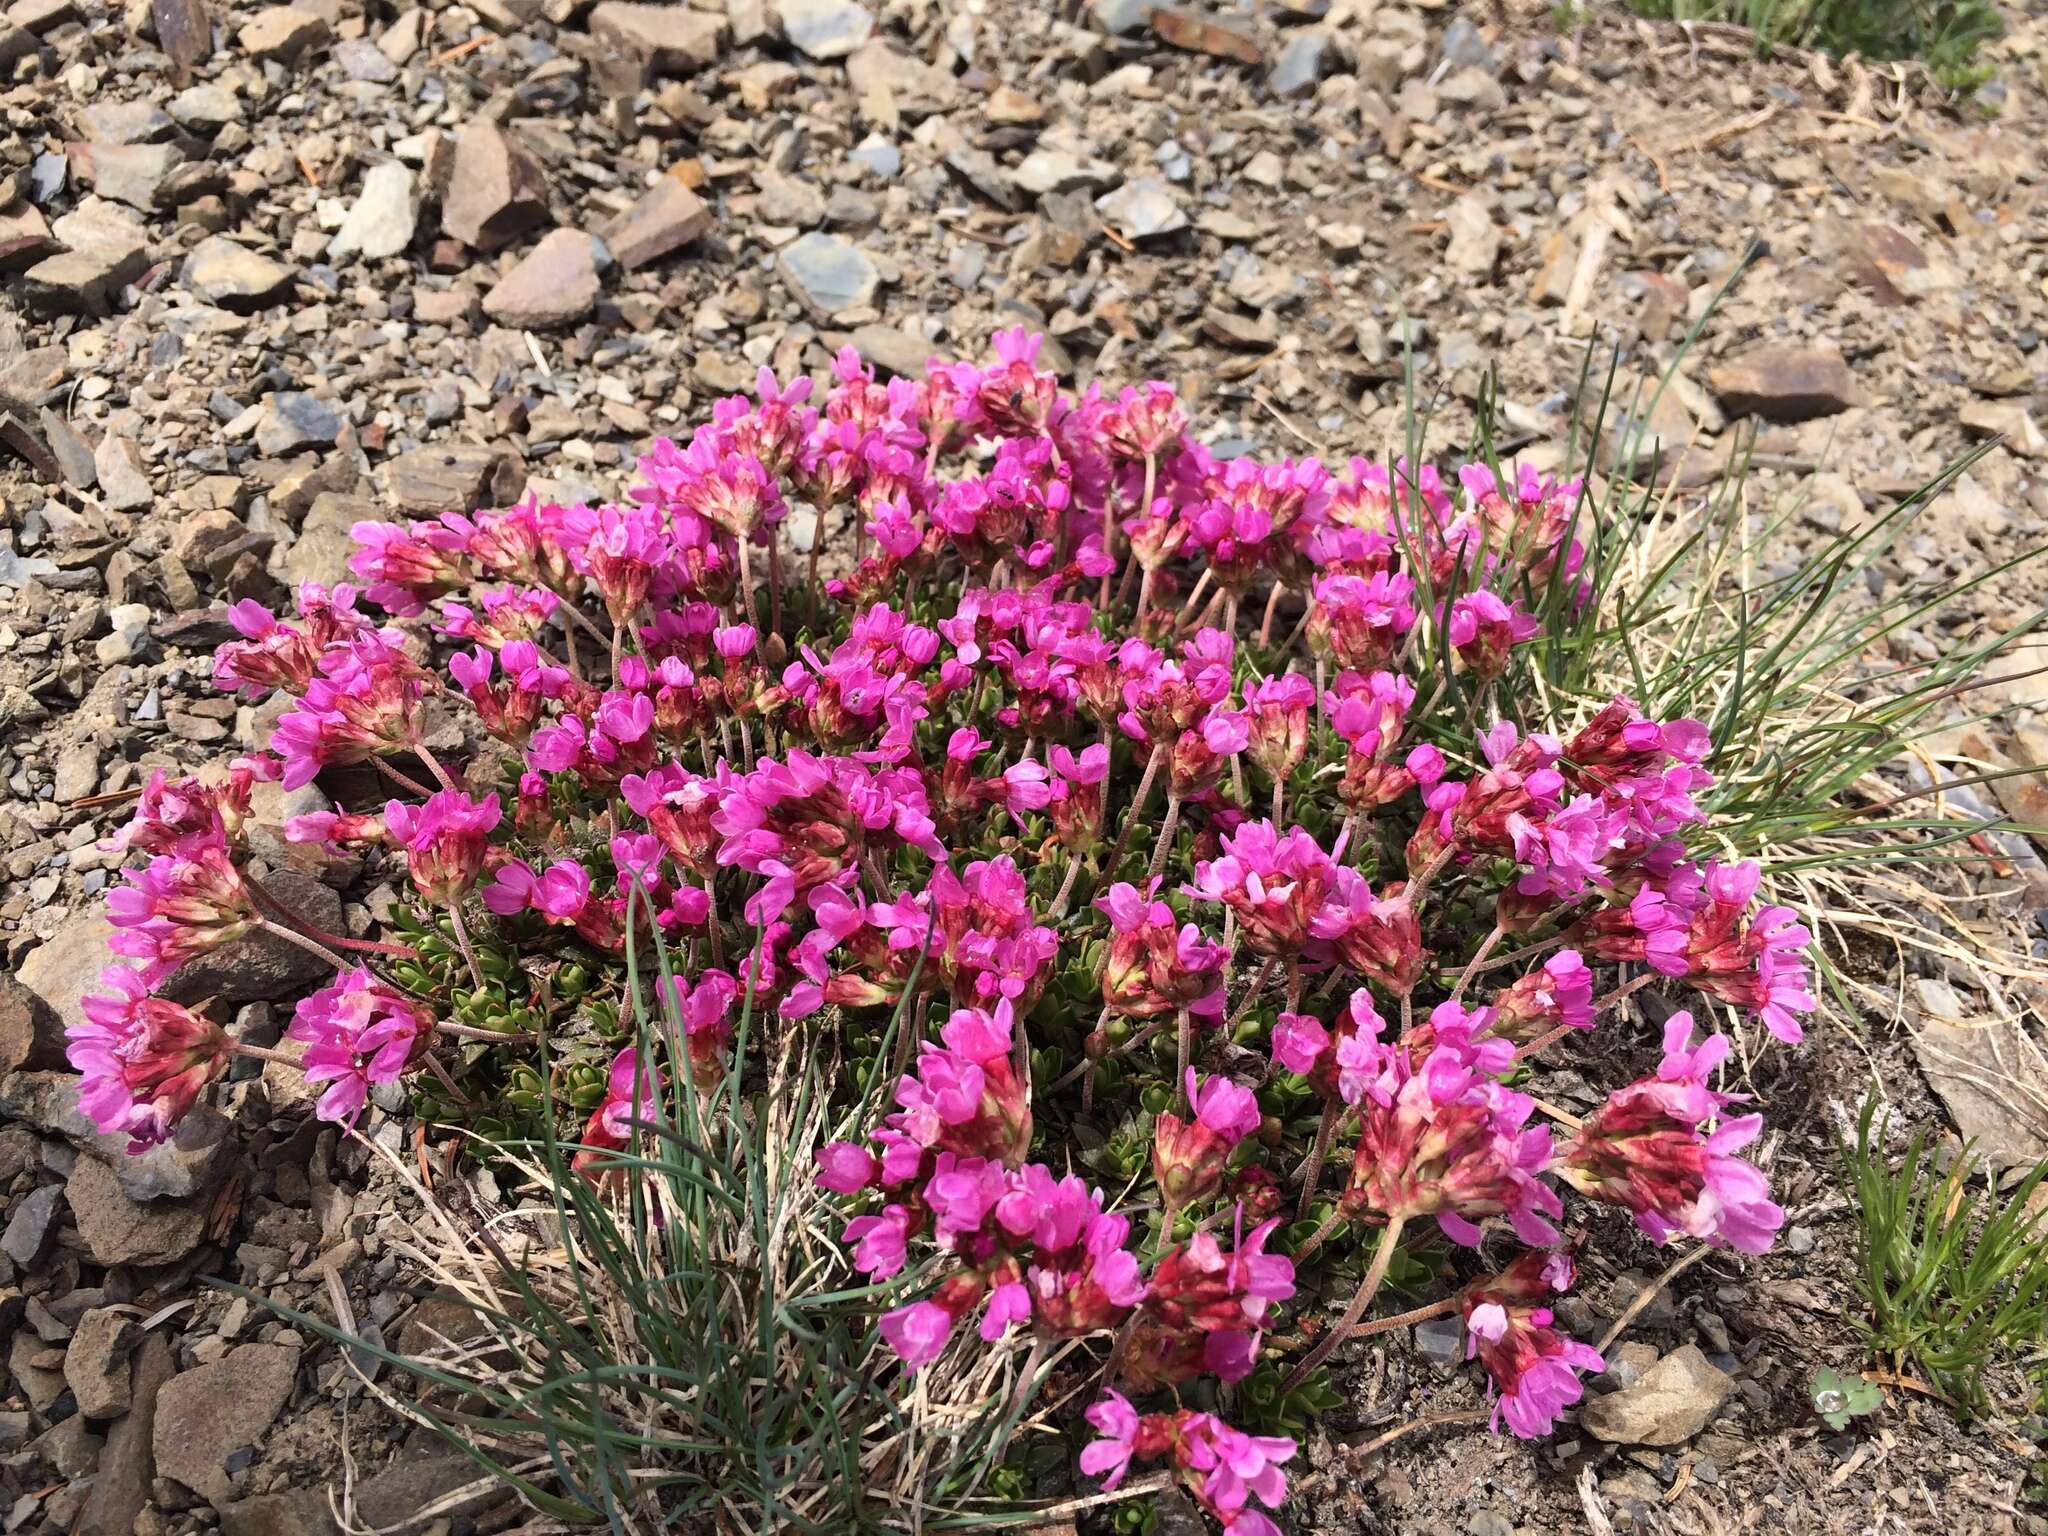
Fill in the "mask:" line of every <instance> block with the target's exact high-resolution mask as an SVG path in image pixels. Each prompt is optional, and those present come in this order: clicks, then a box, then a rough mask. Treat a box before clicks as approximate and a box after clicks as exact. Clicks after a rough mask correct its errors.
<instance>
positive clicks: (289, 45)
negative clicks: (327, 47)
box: [236, 5, 333, 64]
mask: <svg viewBox="0 0 2048 1536" xmlns="http://www.w3.org/2000/svg"><path fill="white" fill-rule="evenodd" d="M332 35H333V34H332V32H331V31H330V30H329V29H328V26H327V23H326V21H325V20H324V19H323V18H322V17H321V16H320V15H318V14H317V13H316V12H313V11H302V10H300V9H299V8H298V7H297V6H294V5H267V6H265V7H264V8H263V9H262V10H260V11H258V12H257V13H256V14H255V15H254V16H252V17H250V18H249V19H248V20H247V21H245V22H243V23H242V30H241V31H240V32H239V33H237V34H236V40H237V41H238V42H240V43H241V45H242V51H243V52H244V53H253V54H255V55H256V57H257V58H259V59H276V60H277V61H278V62H279V63H281V64H290V63H293V62H294V61H295V60H297V59H298V58H299V56H300V55H302V54H304V53H306V52H307V51H308V50H309V49H313V48H318V47H319V46H321V45H322V44H323V43H325V42H326V41H327V40H328V38H329V37H331V36H332Z"/></svg>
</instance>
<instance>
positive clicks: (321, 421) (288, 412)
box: [256, 389, 342, 458]
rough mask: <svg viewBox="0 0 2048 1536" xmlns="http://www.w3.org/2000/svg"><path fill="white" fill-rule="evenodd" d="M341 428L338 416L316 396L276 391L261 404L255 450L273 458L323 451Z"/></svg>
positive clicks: (291, 390) (289, 390)
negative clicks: (289, 454)
mask: <svg viewBox="0 0 2048 1536" xmlns="http://www.w3.org/2000/svg"><path fill="white" fill-rule="evenodd" d="M341 424H342V415H341V412H339V411H337V410H336V409H335V408H334V407H333V405H332V404H330V403H329V402H328V401H325V400H322V399H321V398H320V397H319V396H318V395H309V394H307V393H305V392H304V391H303V390H296V389H285V390H279V391H278V392H277V393H275V394H273V395H272V396H270V398H269V399H268V400H267V401H266V402H265V404H264V408H263V419H262V420H261V421H260V422H258V423H257V426H256V446H257V447H258V448H260V449H261V450H262V451H263V452H265V453H267V454H269V455H270V456H271V457H273V458H275V457H278V456H279V455H282V454H287V453H297V452H298V451H299V450H300V449H302V448H325V447H328V446H330V445H331V444H332V443H333V442H334V440H335V439H336V438H337V437H339V436H340V435H341Z"/></svg>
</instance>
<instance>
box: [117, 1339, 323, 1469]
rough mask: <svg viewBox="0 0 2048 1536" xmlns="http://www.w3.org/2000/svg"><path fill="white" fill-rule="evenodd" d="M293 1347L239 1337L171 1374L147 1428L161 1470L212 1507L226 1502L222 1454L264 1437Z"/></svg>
mask: <svg viewBox="0 0 2048 1536" xmlns="http://www.w3.org/2000/svg"><path fill="white" fill-rule="evenodd" d="M298 1369H299V1352H298V1350H297V1349H295V1348H292V1347H291V1346H288V1345H283V1344H243V1345H241V1346H239V1347H238V1348H235V1349H231V1350H229V1351H228V1352H227V1353H226V1354H225V1355H223V1356H221V1358H220V1359H218V1360H216V1361H214V1362H213V1363H212V1364H211V1365H202V1366H199V1367H197V1368H196V1369H194V1370H189V1371H184V1372H181V1373H179V1374H178V1375H176V1376H173V1377H172V1378H171V1379H170V1380H169V1381H168V1382H166V1383H165V1384H164V1388H163V1391H162V1392H161V1393H160V1394H159V1395H158V1397H157V1404H156V1424H155V1428H154V1433H153V1434H152V1436H151V1441H152V1444H153V1445H154V1447H155V1450H156V1469H157V1474H158V1476H160V1477H168V1478H170V1479H172V1480H173V1481H175V1482H179V1483H183V1484H184V1485H185V1486H186V1487H187V1488H190V1489H191V1490H192V1491H193V1492H194V1493H196V1494H198V1495H199V1496H200V1497H202V1498H204V1499H205V1500H207V1502H208V1503H210V1504H213V1505H215V1506H216V1507H218V1506H220V1505H222V1504H225V1503H227V1502H228V1496H229V1494H230V1493H231V1491H232V1487H231V1485H230V1483H229V1482H228V1471H227V1465H228V1458H229V1457H231V1456H233V1455H234V1454H235V1453H236V1452H237V1451H242V1450H247V1449H249V1448H251V1447H255V1446H258V1445H260V1444H261V1443H262V1441H263V1437H264V1436H265V1435H266V1434H267V1433H269V1430H270V1426H271V1424H272V1423H274V1422H275V1421H276V1419H277V1416H278V1414H280V1413H281V1412H283V1411H284V1405H285V1404H286V1403H287V1402H289V1401H290V1400H291V1395H292V1385H293V1383H294V1381H295V1380H296V1379H297V1376H298Z"/></svg>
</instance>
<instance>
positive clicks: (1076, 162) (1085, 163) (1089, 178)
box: [1012, 149, 1123, 197]
mask: <svg viewBox="0 0 2048 1536" xmlns="http://www.w3.org/2000/svg"><path fill="white" fill-rule="evenodd" d="M1012 174H1013V177H1014V179H1015V181H1016V183H1017V185H1018V186H1020V187H1022V188H1023V189H1024V190H1025V191H1026V192H1029V193H1031V194H1032V195H1033V196H1034V197H1043V196H1045V194H1046V193H1048V192H1094V191H1097V190H1098V189H1100V188H1103V187H1109V186H1114V185H1115V184H1116V183H1117V181H1118V180H1119V179H1120V178H1121V177H1122V175H1123V172H1121V171H1120V170H1118V169H1117V168H1116V167H1115V166H1113V165H1111V164H1110V163H1109V162H1108V161H1107V160H1097V159H1096V158H1095V157H1094V156H1092V155H1089V156H1082V155H1077V154H1075V153H1073V152H1072V151H1071V150H1065V149H1034V150H1033V151H1032V152H1031V153H1030V154H1028V155H1026V156H1025V157H1024V158H1023V160H1021V161H1020V162H1018V165H1017V169H1016V170H1015V172H1013V173H1012Z"/></svg>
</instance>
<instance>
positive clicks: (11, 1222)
mask: <svg viewBox="0 0 2048 1536" xmlns="http://www.w3.org/2000/svg"><path fill="white" fill-rule="evenodd" d="M63 1195H64V1188H63V1186H62V1185H60V1184H44V1185H40V1186H38V1187H37V1188H35V1189H32V1190H30V1191H29V1192H28V1193H27V1194H26V1195H24V1196H22V1198H21V1199H19V1200H17V1201H15V1202H14V1213H13V1214H12V1215H11V1216H9V1217H8V1218H7V1230H6V1232H5V1233H0V1253H5V1254H6V1255H7V1257H8V1258H10V1259H12V1260H13V1261H14V1262H15V1264H16V1265H18V1266H19V1267H20V1268H22V1269H28V1268H30V1267H31V1266H33V1265H34V1263H35V1261H36V1259H37V1257H38V1256H39V1255H40V1254H41V1253H42V1251H43V1244H45V1243H46V1242H48V1241H49V1240H50V1233H51V1232H52V1231H54V1230H55V1228H56V1225H57V1202H58V1201H59V1200H60V1199H62V1198H63Z"/></svg>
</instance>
